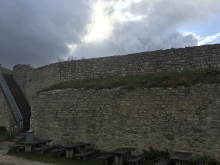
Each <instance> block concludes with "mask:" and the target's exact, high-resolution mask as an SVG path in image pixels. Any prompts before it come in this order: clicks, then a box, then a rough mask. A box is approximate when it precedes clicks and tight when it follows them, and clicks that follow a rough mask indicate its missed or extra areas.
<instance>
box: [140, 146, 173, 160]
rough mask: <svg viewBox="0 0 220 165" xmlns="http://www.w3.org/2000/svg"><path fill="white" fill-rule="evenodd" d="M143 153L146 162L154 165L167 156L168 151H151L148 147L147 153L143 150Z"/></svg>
mask: <svg viewBox="0 0 220 165" xmlns="http://www.w3.org/2000/svg"><path fill="white" fill-rule="evenodd" d="M143 152H144V155H146V160H148V161H152V162H154V163H156V162H158V161H159V160H160V159H161V158H162V157H165V156H169V152H168V150H166V151H158V150H155V149H153V148H152V147H151V146H150V147H149V151H146V150H143Z"/></svg>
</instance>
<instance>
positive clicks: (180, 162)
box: [170, 152, 192, 165]
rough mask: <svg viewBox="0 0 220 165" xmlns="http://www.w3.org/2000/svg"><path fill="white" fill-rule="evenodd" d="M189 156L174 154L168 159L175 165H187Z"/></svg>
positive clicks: (186, 154)
mask: <svg viewBox="0 0 220 165" xmlns="http://www.w3.org/2000/svg"><path fill="white" fill-rule="evenodd" d="M191 156H192V153H190V152H175V153H174V154H173V155H171V157H170V159H171V160H173V161H175V165H187V164H188V162H189V160H190V159H191Z"/></svg>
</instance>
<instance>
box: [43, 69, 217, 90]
mask: <svg viewBox="0 0 220 165" xmlns="http://www.w3.org/2000/svg"><path fill="white" fill-rule="evenodd" d="M196 83H206V84H213V83H220V69H213V68H212V69H205V70H202V71H184V72H169V73H152V74H143V75H128V76H119V77H105V78H90V79H85V80H78V81H71V82H62V83H59V84H56V85H53V86H50V87H47V88H44V89H42V91H40V92H44V91H50V90H54V89H65V88H85V89H108V88H115V87H121V88H124V89H135V88H141V87H145V88H151V87H176V86H186V87H189V86H192V85H195V84H196Z"/></svg>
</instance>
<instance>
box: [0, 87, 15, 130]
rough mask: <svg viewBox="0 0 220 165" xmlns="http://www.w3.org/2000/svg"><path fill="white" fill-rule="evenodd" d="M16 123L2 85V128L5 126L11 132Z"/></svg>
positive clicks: (0, 109)
mask: <svg viewBox="0 0 220 165" xmlns="http://www.w3.org/2000/svg"><path fill="white" fill-rule="evenodd" d="M14 123H15V119H14V116H13V114H12V111H11V108H10V106H9V103H8V101H7V99H6V97H5V95H4V91H3V89H2V86H1V85H0V126H5V127H6V129H7V130H9V128H10V126H11V125H12V124H14Z"/></svg>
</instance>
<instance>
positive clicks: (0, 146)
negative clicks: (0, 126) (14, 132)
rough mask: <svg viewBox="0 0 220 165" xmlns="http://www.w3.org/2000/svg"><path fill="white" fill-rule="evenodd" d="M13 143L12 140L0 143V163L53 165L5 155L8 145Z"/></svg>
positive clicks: (1, 164) (8, 164) (5, 164)
mask: <svg viewBox="0 0 220 165" xmlns="http://www.w3.org/2000/svg"><path fill="white" fill-rule="evenodd" d="M13 144H14V142H2V143H0V165H53V164H47V163H42V162H38V161H29V160H26V159H22V158H17V157H14V156H9V155H6V153H7V152H8V151H9V147H8V146H9V145H13Z"/></svg>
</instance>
